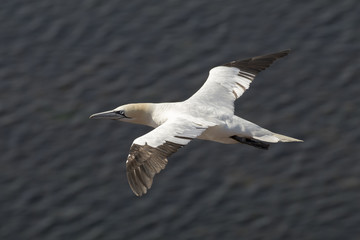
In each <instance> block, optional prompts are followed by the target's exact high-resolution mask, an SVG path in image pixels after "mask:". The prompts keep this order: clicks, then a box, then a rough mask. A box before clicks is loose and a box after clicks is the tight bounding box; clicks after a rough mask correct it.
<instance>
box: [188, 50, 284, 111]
mask: <svg viewBox="0 0 360 240" xmlns="http://www.w3.org/2000/svg"><path fill="white" fill-rule="evenodd" d="M289 52H290V50H285V51H281V52H278V53H273V54H268V55H264V56H258V57H253V58H248V59H245V60H238V61H233V62H230V63H226V64H223V65H222V66H218V67H214V68H212V69H211V70H210V72H209V77H208V79H207V80H206V82H205V83H204V85H203V86H202V87H201V88H200V89H199V90H198V91H197V92H196V93H195V94H194V95H193V96H191V97H190V98H189V99H188V100H187V101H189V102H191V101H194V102H196V103H201V104H205V105H212V106H214V107H216V108H221V109H222V110H223V111H231V112H234V101H235V100H236V99H238V98H239V97H240V96H241V95H242V94H243V93H244V92H245V91H246V89H248V88H249V86H250V83H251V82H252V81H253V80H254V78H255V77H256V75H257V74H258V73H259V72H261V71H262V70H265V69H266V68H267V67H269V66H270V65H271V64H272V63H273V62H274V61H275V60H276V59H278V58H282V57H284V56H286V55H288V54H289Z"/></svg>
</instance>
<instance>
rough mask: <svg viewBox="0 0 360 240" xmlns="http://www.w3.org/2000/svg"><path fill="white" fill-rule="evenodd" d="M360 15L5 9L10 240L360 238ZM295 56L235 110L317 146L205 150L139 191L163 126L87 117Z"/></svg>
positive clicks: (241, 7) (254, 6)
mask: <svg viewBox="0 0 360 240" xmlns="http://www.w3.org/2000/svg"><path fill="white" fill-rule="evenodd" d="M359 12H360V4H359V1H357V0H345V1H336V2H335V1H326V0H319V1H295V0H293V1H280V0H276V1H260V0H255V1H239V0H236V1H215V0H214V1H211V0H210V1H209V0H208V1H179V0H174V1H145V0H133V1H118V0H108V1H100V0H82V1H57V0H53V1H47V0H37V1H21V0H13V1H2V2H1V3H0V56H1V57H0V100H1V101H0V133H1V139H0V151H1V160H0V171H1V172H0V184H1V193H0V204H1V205H0V213H1V215H0V239H14V240H20V239H48V240H53V239H81V240H88V239H106V240H108V239H109V240H110V239H111V240H113V239H287V240H288V239H301V240H307V239H360V227H359V226H360V154H359V147H360V131H359V119H360V110H359V106H360V100H359V99H360V98H359V94H360V79H359V75H360V71H359V66H360V44H359V43H360V14H359ZM287 48H291V49H293V52H292V54H291V55H289V56H288V57H286V58H285V59H282V60H279V61H278V62H276V64H274V65H273V66H272V67H271V68H270V69H268V70H267V71H265V72H263V73H262V74H261V75H260V76H259V77H258V78H257V79H256V81H254V83H253V84H252V86H251V89H250V90H249V91H248V92H247V93H246V94H245V95H244V96H242V97H241V99H240V100H239V101H238V102H237V103H236V105H237V112H238V114H239V115H241V116H242V117H244V118H246V119H248V120H250V121H253V122H256V123H258V124H259V125H261V126H263V127H265V128H268V129H270V130H272V131H275V132H279V133H283V134H286V135H289V136H292V137H296V138H300V139H304V140H305V142H304V143H302V144H277V145H273V146H271V148H270V150H269V151H261V150H258V149H255V148H251V147H249V146H245V145H221V144H216V143H211V142H203V141H194V142H192V143H191V144H189V145H188V146H187V147H186V148H184V149H182V150H181V151H179V152H178V153H176V154H175V155H174V156H172V157H171V158H170V161H169V164H168V166H167V168H166V170H165V171H163V172H162V173H161V174H159V175H158V176H157V177H156V178H155V182H154V185H153V188H152V189H151V190H150V192H149V193H148V194H147V195H146V196H144V197H142V198H137V197H135V196H134V195H133V194H132V192H131V190H130V188H129V186H128V184H127V181H126V176H125V160H126V157H127V154H128V150H129V147H130V145H131V143H132V141H133V140H134V139H135V138H137V137H138V136H140V135H142V134H144V133H146V132H147V131H149V130H150V129H149V128H147V127H142V126H135V125H134V126H133V125H128V124H125V123H116V122H113V121H105V120H104V121H95V120H91V121H90V120H88V116H89V115H90V114H92V113H95V112H99V111H104V110H108V109H112V108H114V107H116V106H118V105H122V104H124V103H129V102H163V101H181V100H184V99H186V98H187V97H189V96H191V95H192V94H193V93H194V92H195V91H196V90H197V89H198V88H199V87H200V86H201V85H202V83H203V82H204V81H205V79H206V77H207V73H208V70H209V69H210V68H211V67H213V66H216V65H217V64H222V63H225V62H228V61H231V60H235V59H240V58H246V57H252V56H256V55H261V54H265V53H270V52H274V51H279V50H283V49H287Z"/></svg>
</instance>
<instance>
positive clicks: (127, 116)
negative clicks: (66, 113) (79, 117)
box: [89, 103, 153, 126]
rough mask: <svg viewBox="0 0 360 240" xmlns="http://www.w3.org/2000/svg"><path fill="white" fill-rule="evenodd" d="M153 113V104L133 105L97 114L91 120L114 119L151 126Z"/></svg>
mask: <svg viewBox="0 0 360 240" xmlns="http://www.w3.org/2000/svg"><path fill="white" fill-rule="evenodd" d="M152 112H153V104H151V103H132V104H126V105H122V106H119V107H117V108H115V109H113V110H110V111H106V112H100V113H95V114H93V115H91V116H90V117H89V118H93V119H112V120H119V121H123V122H130V123H137V124H143V125H150V126H151V125H152Z"/></svg>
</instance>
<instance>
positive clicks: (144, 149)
mask: <svg viewBox="0 0 360 240" xmlns="http://www.w3.org/2000/svg"><path fill="white" fill-rule="evenodd" d="M207 127H208V126H206V125H204V124H201V123H195V122H193V121H189V120H186V119H179V118H177V119H169V120H168V121H166V122H165V123H164V124H162V125H161V126H159V127H157V128H155V129H154V130H152V131H151V132H149V133H147V134H145V135H143V136H141V137H139V138H137V139H135V141H134V142H133V144H132V145H131V148H130V152H129V155H128V159H127V161H126V172H127V178H128V181H129V184H130V187H131V189H132V191H133V192H134V193H135V195H137V196H141V195H143V194H145V193H146V192H147V190H148V189H150V188H151V185H152V182H153V178H154V176H155V174H157V173H159V172H160V171H161V170H162V169H164V168H165V166H166V164H167V157H169V156H170V155H171V154H173V153H175V152H176V151H177V150H178V149H179V148H181V147H183V146H185V145H186V144H188V143H189V142H190V141H191V140H192V139H194V138H196V137H197V136H199V135H201V133H202V132H204V131H205V130H206V129H207Z"/></svg>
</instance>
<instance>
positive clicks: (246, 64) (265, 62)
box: [223, 49, 291, 75]
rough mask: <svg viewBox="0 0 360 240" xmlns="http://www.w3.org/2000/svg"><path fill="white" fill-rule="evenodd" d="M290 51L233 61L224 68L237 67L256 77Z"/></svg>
mask: <svg viewBox="0 0 360 240" xmlns="http://www.w3.org/2000/svg"><path fill="white" fill-rule="evenodd" d="M290 51H291V50H290V49H286V50H283V51H280V52H276V53H271V54H266V55H261V56H257V57H252V58H248V59H244V60H238V61H233V62H230V63H226V64H224V65H223V66H227V67H236V68H238V69H240V70H242V71H245V72H248V73H251V74H254V75H256V74H258V73H259V72H261V71H263V70H265V69H266V68H268V67H269V66H270V65H271V64H272V63H273V62H274V61H276V60H277V59H279V58H282V57H285V56H286V55H288V54H289V53H290Z"/></svg>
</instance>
